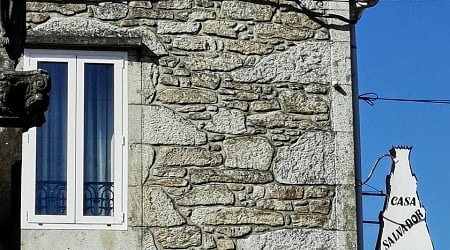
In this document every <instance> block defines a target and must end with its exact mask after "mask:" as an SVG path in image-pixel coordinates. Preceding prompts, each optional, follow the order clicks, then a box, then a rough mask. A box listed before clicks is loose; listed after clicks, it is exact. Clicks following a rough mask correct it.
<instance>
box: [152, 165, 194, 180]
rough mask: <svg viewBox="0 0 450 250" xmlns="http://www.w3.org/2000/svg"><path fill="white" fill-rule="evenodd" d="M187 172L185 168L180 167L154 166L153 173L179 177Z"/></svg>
mask: <svg viewBox="0 0 450 250" xmlns="http://www.w3.org/2000/svg"><path fill="white" fill-rule="evenodd" d="M186 174H187V170H186V169H185V168H180V167H155V168H152V175H154V176H159V177H178V178H183V177H185V176H186Z"/></svg>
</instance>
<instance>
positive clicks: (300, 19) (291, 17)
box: [278, 12, 323, 29]
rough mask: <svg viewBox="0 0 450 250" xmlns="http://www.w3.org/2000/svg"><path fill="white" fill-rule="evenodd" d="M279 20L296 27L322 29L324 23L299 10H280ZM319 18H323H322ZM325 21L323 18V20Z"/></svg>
mask: <svg viewBox="0 0 450 250" xmlns="http://www.w3.org/2000/svg"><path fill="white" fill-rule="evenodd" d="M278 18H279V20H280V22H281V23H282V24H284V25H288V26H291V27H294V28H309V29H320V28H321V27H322V25H321V24H320V23H318V22H315V21H314V20H312V19H311V18H309V17H308V16H307V15H306V14H304V13H299V12H280V14H279V17H278ZM318 20H321V19H320V18H319V19H318ZM321 21H323V20H321Z"/></svg>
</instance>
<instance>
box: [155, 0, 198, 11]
mask: <svg viewBox="0 0 450 250" xmlns="http://www.w3.org/2000/svg"><path fill="white" fill-rule="evenodd" d="M154 5H155V8H158V9H173V10H181V9H189V8H191V7H192V0H164V1H156V2H154Z"/></svg>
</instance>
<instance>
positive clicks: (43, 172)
mask: <svg viewBox="0 0 450 250" xmlns="http://www.w3.org/2000/svg"><path fill="white" fill-rule="evenodd" d="M38 68H40V69H45V70H47V71H48V73H49V74H50V78H51V81H52V88H51V90H50V105H49V107H48V111H47V112H46V113H45V120H46V122H45V123H44V124H43V125H42V127H39V128H37V143H36V211H35V212H36V214H39V215H65V214H66V191H67V173H66V165H67V164H66V163H67V154H66V145H67V79H68V78H67V63H60V62H39V63H38Z"/></svg>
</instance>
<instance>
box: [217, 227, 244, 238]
mask: <svg viewBox="0 0 450 250" xmlns="http://www.w3.org/2000/svg"><path fill="white" fill-rule="evenodd" d="M251 231H252V228H251V227H250V226H234V227H233V226H229V227H223V226H222V227H218V228H217V229H216V232H217V233H219V234H224V235H226V236H228V237H231V238H236V237H243V236H246V235H248V234H249V233H250V232H251Z"/></svg>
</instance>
